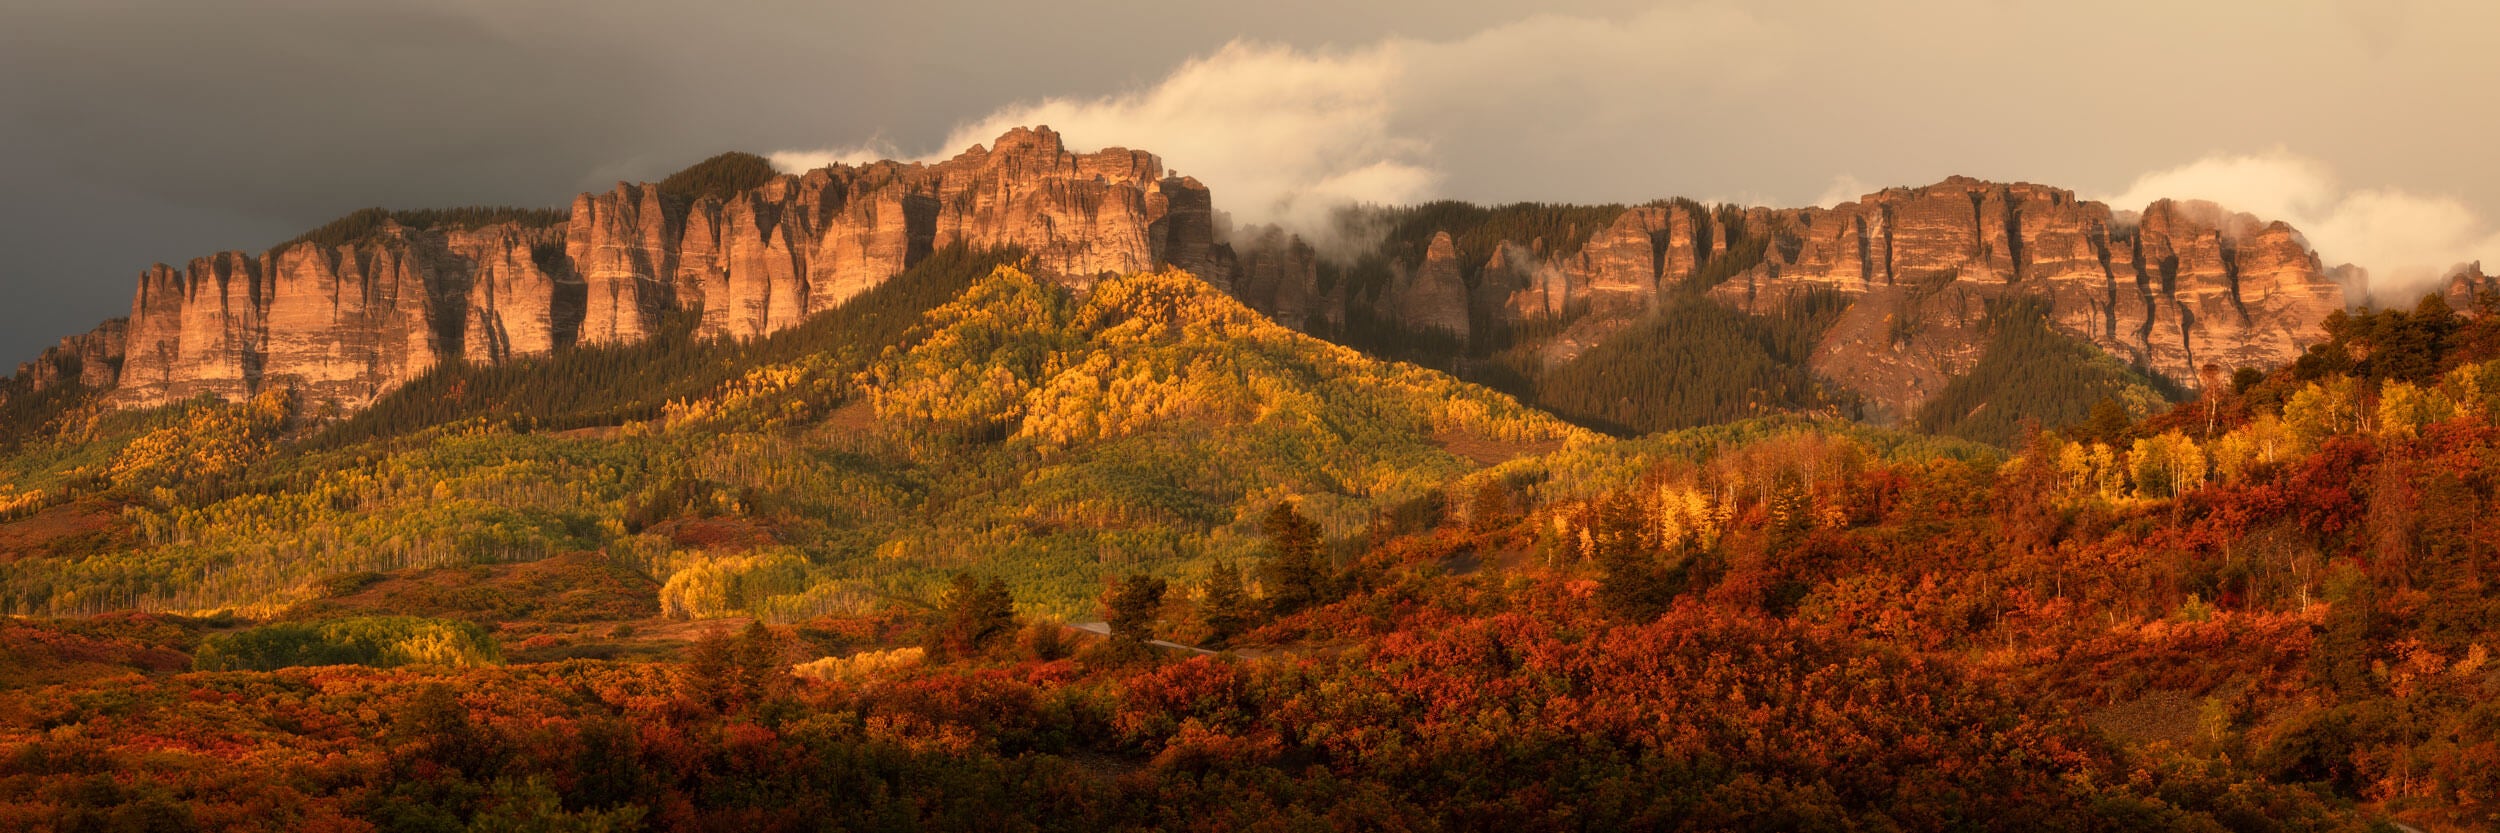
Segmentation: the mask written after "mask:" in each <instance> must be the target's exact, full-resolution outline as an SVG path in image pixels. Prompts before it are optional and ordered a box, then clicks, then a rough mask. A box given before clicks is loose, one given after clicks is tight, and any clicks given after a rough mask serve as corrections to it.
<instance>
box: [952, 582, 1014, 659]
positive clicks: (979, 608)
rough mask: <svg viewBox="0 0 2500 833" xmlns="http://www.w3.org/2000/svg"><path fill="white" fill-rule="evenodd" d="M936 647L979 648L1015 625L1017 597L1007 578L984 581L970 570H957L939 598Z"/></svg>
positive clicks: (972, 650)
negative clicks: (1009, 586) (958, 571)
mask: <svg viewBox="0 0 2500 833" xmlns="http://www.w3.org/2000/svg"><path fill="white" fill-rule="evenodd" d="M937 625H938V627H937V634H936V636H937V643H938V644H937V647H938V648H940V649H943V650H948V651H954V652H957V653H974V652H978V651H980V650H981V649H982V648H983V647H985V646H987V645H988V644H989V643H990V642H991V641H993V640H995V639H997V638H998V636H999V635H1000V634H1004V633H1007V632H1010V631H1012V630H1014V629H1015V627H1016V599H1015V596H1014V595H1012V594H1010V593H1009V592H1008V591H1007V581H1006V580H1005V579H1001V578H998V577H996V576H992V577H991V578H990V580H988V581H986V582H984V581H982V580H980V579H978V578H974V577H973V575H972V574H971V573H956V574H955V576H954V578H953V579H952V580H951V581H949V582H948V584H947V588H946V592H945V594H944V595H943V596H940V597H939V599H938V623H937Z"/></svg>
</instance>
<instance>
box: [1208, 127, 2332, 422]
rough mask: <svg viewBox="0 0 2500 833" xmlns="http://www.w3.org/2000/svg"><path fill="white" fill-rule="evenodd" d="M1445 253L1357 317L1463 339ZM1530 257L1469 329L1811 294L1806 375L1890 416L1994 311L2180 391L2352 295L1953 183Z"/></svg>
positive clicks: (1644, 216) (2195, 227) (2235, 251)
mask: <svg viewBox="0 0 2500 833" xmlns="http://www.w3.org/2000/svg"><path fill="white" fill-rule="evenodd" d="M1446 237H1447V235H1443V238H1442V239H1436V240H1435V241H1434V243H1433V246H1432V248H1431V249H1430V251H1429V252H1428V253H1427V254H1426V255H1425V256H1424V257H1423V258H1422V259H1421V261H1420V262H1419V263H1416V264H1397V265H1396V268H1397V269H1398V275H1399V278H1400V279H1399V281H1397V282H1396V283H1395V284H1393V286H1392V287H1391V289H1390V290H1389V291H1387V292H1384V293H1382V294H1381V296H1380V298H1378V299H1377V300H1373V301H1371V304H1372V307H1373V311H1374V314H1375V315H1376V316H1378V317H1382V318H1386V319H1388V320H1393V321H1396V322H1399V323H1401V324H1403V325H1404V326H1405V327H1406V328H1408V329H1413V330H1452V329H1453V327H1454V326H1457V327H1463V326H1464V323H1465V321H1464V318H1463V317H1456V316H1453V315H1452V314H1451V312H1450V310H1449V309H1448V307H1447V306H1446V305H1444V303H1443V302H1442V301H1441V300H1440V295H1438V294H1436V292H1437V291H1438V290H1433V291H1425V290H1426V289H1427V288H1429V287H1433V286H1436V285H1437V284H1438V283H1440V282H1447V281H1450V280H1453V279H1454V277H1455V276H1457V275H1459V274H1461V272H1462V271H1463V270H1461V269H1459V268H1458V267H1459V265H1460V264H1457V263H1455V262H1452V263H1443V262H1441V261H1442V259H1444V258H1447V257H1448V256H1449V254H1450V253H1449V251H1448V250H1447V249H1446V248H1445V246H1444V245H1443V244H1444V242H1445V240H1446ZM1547 242H1548V241H1542V240H1520V241H1511V242H1509V243H1507V244H1505V245H1501V246H1499V247H1496V249H1495V250H1494V253H1493V256H1492V258H1491V259H1490V260H1489V261H1488V262H1487V263H1485V264H1483V268H1482V269H1481V270H1479V272H1478V273H1479V275H1480V277H1479V279H1478V282H1477V284H1476V285H1475V286H1473V287H1463V289H1464V290H1465V291H1468V292H1472V293H1474V295H1475V299H1476V300H1475V305H1476V306H1475V308H1476V309H1477V310H1478V313H1479V314H1478V317H1477V320H1478V321H1491V322H1506V323H1511V324H1517V323H1521V322H1531V321H1554V320H1558V319H1563V320H1568V321H1569V322H1571V323H1570V326H1568V327H1565V328H1562V329H1561V330H1560V331H1559V334H1557V335H1554V336H1551V337H1548V338H1547V339H1545V340H1544V341H1543V342H1542V349H1543V350H1544V352H1545V354H1546V357H1547V360H1548V361H1549V362H1560V361H1567V360H1569V359H1570V358H1572V357H1574V356H1576V355H1577V354H1578V352H1579V351H1580V350H1581V349H1584V348H1585V347H1587V346H1589V345H1590V344H1593V343H1595V342H1596V341H1597V340H1600V339H1602V338H1603V337H1604V335H1605V334H1607V333H1609V332H1612V331H1613V330H1614V329H1616V328H1618V327H1620V326H1621V325H1622V324H1623V323H1624V322H1625V321H1627V320H1630V319H1631V318H1634V317H1636V316H1637V315H1639V314H1640V313H1641V312H1642V311H1644V310H1649V309H1653V308H1655V307H1656V306H1657V305H1658V303H1659V301H1660V299H1661V298H1662V296H1663V295H1664V294H1666V293H1669V292H1673V291H1677V290H1678V289H1679V288H1690V287H1691V286H1692V284H1693V282H1695V281H1696V280H1697V279H1698V280H1700V281H1704V282H1710V283H1711V284H1712V285H1711V286H1709V287H1707V292H1708V294H1709V296H1710V297H1712V298H1714V299H1716V300H1718V301H1720V302H1722V303H1726V304H1729V305H1731V306H1735V307H1738V308H1740V309H1744V310H1747V311H1751V312H1757V313H1767V312H1770V311H1773V310H1776V309H1778V307H1779V305H1780V303H1781V302H1782V301H1783V300H1784V299H1786V298H1788V297H1790V296H1792V295H1795V294H1796V293H1800V292H1805V291H1811V290H1828V291H1833V292H1838V293H1841V294H1843V295H1845V296H1847V297H1849V298H1850V299H1852V303H1851V305H1850V308H1849V309H1848V311H1847V312H1846V313H1844V315H1843V317H1842V320H1841V322H1840V323H1839V324H1838V325H1836V326H1834V327H1833V328H1832V330H1831V332H1830V333H1829V334H1828V335H1827V336H1826V338H1825V340H1824V342H1823V343H1822V344H1821V345H1820V348H1819V350H1818V352H1817V354H1816V356H1815V359H1814V365H1815V369H1816V370H1817V371H1818V372H1820V373H1822V374H1823V375H1825V376H1826V377H1828V378H1831V379H1834V380H1835V381H1838V382H1839V383H1841V384H1842V385H1843V386H1845V387H1848V388H1851V389H1853V390H1855V391H1857V392H1858V393H1860V394H1862V395H1864V396H1866V397H1867V398H1868V399H1869V400H1870V401H1871V402H1873V403H1874V404H1876V405H1877V406H1878V407H1879V408H1881V409H1884V410H1888V411H1891V412H1893V413H1896V414H1900V413H1907V412H1908V411H1909V410H1911V409H1914V408H1915V407H1916V406H1917V405H1918V404H1920V403H1922V402H1924V401H1926V399H1927V398H1928V397H1930V396H1932V395H1933V394H1935V393H1936V392H1937V391H1938V390H1940V389H1941V388H1942V387H1943V385H1944V383H1945V382H1946V381H1947V380H1949V379H1950V378H1951V377H1952V376H1954V375H1955V374H1957V373H1960V372H1962V371H1964V370H1967V369H1968V368H1969V366H1970V365H1971V364H1973V363H1974V362H1976V361H1977V360H1978V357H1979V352H1980V349H1981V348H1982V346H1983V345H1984V344H1985V340H1986V339H1985V334H1984V332H1983V331H1982V329H1981V322H1982V319H1983V318H1984V316H1985V315H1986V313H1987V311H1988V309H1989V305H1990V304H1991V303H1992V302H1995V301H1998V300H2000V299H2005V298H2009V297H2012V296H2030V297H2033V298H2037V299H2039V300H2040V302H2042V303H2043V304H2044V305H2045V306H2046V308H2047V310H2048V313H2049V316H2050V318H2051V320H2052V322H2053V323H2054V324H2055V326H2056V327H2057V328H2058V329H2060V330H2062V331H2064V332H2066V333H2068V334H2071V335H2074V336H2076V337H2078V338H2082V339H2085V340H2087V341H2090V342H2092V343H2093V344H2096V345H2099V346H2100V347H2102V348H2103V349H2105V350H2107V351H2109V352H2110V353H2112V354H2113V355H2115V356H2117V357H2118V358H2120V359H2122V360H2124V361H2126V362H2128V363H2131V364H2135V365H2137V366H2140V367H2143V368H2145V369H2147V370H2149V371H2151V372H2154V373H2158V374H2161V375H2163V376H2166V377H2168V378H2170V379H2171V380H2173V381H2176V382H2178V383H2180V384H2181V385H2184V386H2188V387H2191V388H2192V387H2194V386H2195V385H2196V384H2198V382H2197V379H2198V368H2200V367H2202V366H2203V365H2205V364H2208V363H2210V364H2215V365H2219V366H2221V367H2223V368H2235V367H2242V366H2247V367H2259V368H2270V367H2273V366H2276V365H2279V364H2282V363H2284V362H2287V361H2290V360H2291V359H2293V358H2295V357H2297V356H2298V355H2300V353H2301V351H2302V350H2304V349H2305V348H2306V346H2307V345H2308V344H2309V343H2311V342H2313V341H2316V340H2318V339H2320V338H2322V337H2323V336H2322V334H2321V333H2319V332H2318V330H2317V323H2318V322H2319V321H2320V320H2321V319H2323V318H2324V317H2325V316H2326V315H2327V314H2328V313H2330V312H2333V311H2335V310H2337V309H2341V308H2343V306H2344V299H2345V294H2346V289H2347V285H2348V284H2350V283H2352V282H2354V281H2355V280H2358V279H2359V278H2358V277H2357V276H2353V275H2341V276H2336V275H2330V274H2329V273H2328V272H2327V271H2326V270H2325V269H2324V268H2323V267H2322V266H2321V265H2320V263H2319V261H2318V258H2317V256H2316V255H2315V254H2313V253H2312V252H2310V251H2309V249H2308V245H2307V243H2306V241H2304V240H2303V239H2302V238H2301V236H2300V234H2299V232H2297V231H2295V230H2293V229H2292V228H2291V227H2289V226H2287V225H2284V224H2282V223H2265V222H2261V221H2259V220H2257V219H2256V218H2253V217H2250V216H2247V215H2242V214H2230V213H2227V212H2225V211H2223V210H2221V209H2219V208H2217V207H2215V206H2213V205H2211V204H2205V203H2174V202H2170V201H2162V202H2158V203H2155V204H2153V205H2151V206H2148V207H2146V208H2144V209H2143V210H2142V211H2140V212H2124V213H2122V212H2118V211H2115V210H2113V209H2111V208H2110V207H2109V206H2106V205H2102V204H2100V203H2096V202H2090V201H2084V200H2078V199H2076V198H2075V196H2074V194H2073V193H2072V192H2068V191H2063V190H2059V189H2055V188H2048V187H2044V186H2038V185H2030V184H2010V185H2009V184H1999V183H1990V182H1982V181H1979V180H1974V179H1967V178H1958V177H1957V178H1954V179H1948V180H1946V181H1944V182H1941V183H1937V184H1935V185H1931V186H1927V187H1924V188H1895V189H1890V190H1886V191H1882V192H1878V193H1875V194H1870V195H1867V196H1866V197H1864V198H1862V199H1860V200H1858V201H1855V202H1850V203H1844V204H1841V205H1839V206H1835V207H1831V208H1808V209H1768V208H1753V209H1746V210H1742V211H1734V210H1720V211H1711V210H1705V209H1704V208H1703V207H1702V206H1700V205H1697V204H1693V203H1690V202H1684V201H1677V202H1670V203H1662V204H1653V205H1648V206H1641V207H1636V208H1629V209H1625V210H1624V211H1623V212H1622V213H1621V214H1619V215H1617V216H1616V217H1615V219H1614V220H1613V222H1611V223H1610V224H1608V225H1607V226H1606V227H1604V228H1602V229H1600V230H1598V231H1596V232H1595V233H1594V234H1592V235H1590V236H1589V237H1588V240H1587V242H1586V243H1585V244H1584V245H1583V246H1581V247H1580V249H1579V251H1578V252H1577V253H1576V254H1573V255H1570V256H1567V257H1551V256H1548V255H1546V254H1545V253H1544V252H1545V246H1546V245H1547ZM1251 251H1255V247H1254V248H1253V249H1252V250H1251ZM1757 251H1758V252H1759V254H1758V255H1756V254H1754V252H1757ZM1244 257H1245V258H1247V257H1250V255H1249V254H1245V255H1244ZM1303 294H1306V295H1308V294H1315V293H1313V292H1305V293H1303ZM1249 300H1250V301H1251V303H1253V304H1254V305H1256V304H1257V303H1258V299H1257V298H1250V299H1249ZM1352 302H1353V303H1356V304H1362V303H1365V301H1364V299H1359V298H1358V299H1353V301H1352ZM1455 332H1458V333H1460V334H1461V335H1464V334H1466V331H1465V330H1464V329H1456V330H1455Z"/></svg>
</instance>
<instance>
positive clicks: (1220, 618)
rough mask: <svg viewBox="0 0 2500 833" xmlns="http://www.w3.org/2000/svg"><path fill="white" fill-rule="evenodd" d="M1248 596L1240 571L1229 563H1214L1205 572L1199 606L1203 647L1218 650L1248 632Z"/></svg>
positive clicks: (1250, 610) (1250, 609) (1252, 610)
mask: <svg viewBox="0 0 2500 833" xmlns="http://www.w3.org/2000/svg"><path fill="white" fill-rule="evenodd" d="M1254 604H1255V603H1254V602H1253V601H1252V600H1251V598H1250V592H1249V591H1248V590H1247V589H1245V588H1243V587H1242V583H1241V568H1240V567H1237V566H1234V564H1233V563H1232V562H1230V561H1218V562H1216V563H1215V569H1213V570H1209V571H1208V572H1207V583H1206V598H1205V599H1204V600H1203V601H1201V602H1200V603H1199V611H1200V613H1199V618H1200V619H1201V620H1202V621H1204V622H1206V625H1207V644H1209V645H1213V646H1215V647H1218V648H1221V647H1224V646H1227V645H1230V644H1232V641H1233V639H1234V638H1235V637H1238V636H1240V635H1241V633H1242V632H1243V631H1245V630H1249V628H1250V622H1251V617H1252V616H1253V615H1254V614H1256V612H1257V611H1256V609H1255V608H1254Z"/></svg>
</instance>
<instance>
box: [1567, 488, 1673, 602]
mask: <svg viewBox="0 0 2500 833" xmlns="http://www.w3.org/2000/svg"><path fill="white" fill-rule="evenodd" d="M1593 512H1594V516H1593V517H1591V518H1590V519H1589V521H1590V522H1589V543H1590V547H1591V549H1590V552H1589V559H1590V560H1591V561H1594V562H1596V564H1597V569H1598V577H1597V600H1598V602H1599V603H1600V604H1603V605H1605V606H1606V608H1607V609H1608V610H1612V611H1614V612H1615V613H1616V614H1617V615H1620V616H1622V617H1624V618H1626V619H1630V620H1632V621H1635V622H1647V621H1649V620H1651V619H1656V618H1658V615H1659V614H1661V613H1664V612H1666V609H1667V604H1668V603H1669V602H1671V601H1673V600H1674V599H1675V594H1676V593H1677V592H1679V591H1681V590H1682V589H1683V586H1682V584H1683V582H1682V575H1681V573H1680V571H1674V570H1669V569H1668V568H1667V567H1666V565H1665V564H1664V563H1663V562H1662V561H1661V560H1660V559H1659V558H1658V554H1657V553H1655V552H1651V551H1650V549H1649V547H1648V546H1646V544H1645V542H1643V541H1642V540H1641V538H1642V536H1641V507H1640V504H1639V503H1638V502H1636V501H1634V500H1633V499H1632V498H1631V497H1630V496H1629V495H1624V494H1620V493H1618V494H1614V495H1610V496H1608V497H1606V498H1605V499H1604V500H1601V501H1598V503H1597V505H1596V506H1595V507H1594V509H1593Z"/></svg>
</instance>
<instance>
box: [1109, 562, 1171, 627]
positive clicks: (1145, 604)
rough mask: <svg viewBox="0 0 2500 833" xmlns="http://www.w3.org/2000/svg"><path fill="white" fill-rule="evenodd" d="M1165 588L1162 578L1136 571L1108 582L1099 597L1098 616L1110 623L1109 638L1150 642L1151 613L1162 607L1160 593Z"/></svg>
mask: <svg viewBox="0 0 2500 833" xmlns="http://www.w3.org/2000/svg"><path fill="white" fill-rule="evenodd" d="M1169 588H1170V585H1169V584H1167V583H1165V582H1164V580H1163V579H1159V578H1155V577H1153V576H1149V575H1143V574H1139V573H1130V574H1128V575H1127V576H1125V577H1122V578H1121V579H1120V580H1119V581H1115V582H1112V584H1111V589H1110V590H1109V591H1106V592H1105V593H1104V594H1103V599H1102V618H1103V620H1104V621H1105V622H1107V623H1109V624H1110V626H1111V638H1112V639H1115V640H1120V641H1125V642H1131V643H1138V642H1148V641H1152V640H1153V639H1154V638H1155V627H1154V623H1155V614H1156V613H1157V612H1159V611H1161V610H1162V609H1163V594H1164V592H1165V591H1167V590H1168V589H1169Z"/></svg>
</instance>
